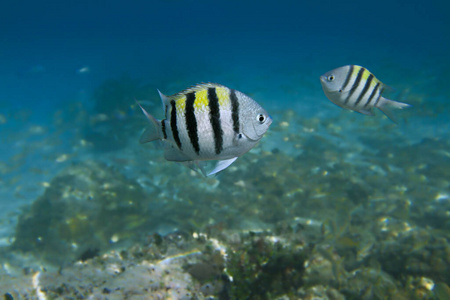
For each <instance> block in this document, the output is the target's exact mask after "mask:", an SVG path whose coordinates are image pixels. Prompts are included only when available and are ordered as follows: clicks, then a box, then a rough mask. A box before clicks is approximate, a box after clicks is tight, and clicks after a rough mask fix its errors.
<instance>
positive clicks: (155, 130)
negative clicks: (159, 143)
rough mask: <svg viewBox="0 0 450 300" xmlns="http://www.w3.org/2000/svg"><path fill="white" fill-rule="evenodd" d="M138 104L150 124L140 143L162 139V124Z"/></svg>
mask: <svg viewBox="0 0 450 300" xmlns="http://www.w3.org/2000/svg"><path fill="white" fill-rule="evenodd" d="M136 103H137V104H138V105H139V107H140V108H141V110H142V112H143V113H144V115H145V116H146V117H147V119H148V120H149V122H150V127H148V128H147V129H146V130H145V131H144V133H143V134H142V135H141V138H140V139H139V142H140V143H141V144H144V143H148V142H151V141H155V140H158V139H161V128H160V122H159V121H158V120H156V119H155V117H153V116H152V115H151V114H149V113H148V112H147V111H146V110H145V109H144V108H143V107H142V106H141V105H140V104H139V102H137V101H136Z"/></svg>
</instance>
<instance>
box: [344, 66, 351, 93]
mask: <svg viewBox="0 0 450 300" xmlns="http://www.w3.org/2000/svg"><path fill="white" fill-rule="evenodd" d="M352 74H353V65H351V66H350V70H348V73H347V77H346V78H345V81H344V84H343V85H342V87H341V90H343V91H345V88H346V87H347V85H348V84H349V83H350V78H352Z"/></svg>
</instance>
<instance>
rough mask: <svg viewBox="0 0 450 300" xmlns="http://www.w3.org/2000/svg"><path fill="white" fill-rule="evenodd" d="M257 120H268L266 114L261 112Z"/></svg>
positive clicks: (262, 121) (260, 121)
mask: <svg viewBox="0 0 450 300" xmlns="http://www.w3.org/2000/svg"><path fill="white" fill-rule="evenodd" d="M257 120H258V121H259V123H261V124H262V123H264V122H265V121H266V116H265V115H263V114H259V115H258V117H257Z"/></svg>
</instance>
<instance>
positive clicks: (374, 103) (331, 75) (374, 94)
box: [320, 65, 410, 120]
mask: <svg viewBox="0 0 450 300" xmlns="http://www.w3.org/2000/svg"><path fill="white" fill-rule="evenodd" d="M320 82H321V84H322V88H323V91H324V92H325V95H326V96H327V98H328V99H329V100H331V101H332V102H333V103H334V104H336V105H338V106H340V107H342V108H346V109H350V110H354V111H357V112H360V113H362V114H365V115H370V116H373V115H374V114H373V111H372V109H373V108H374V107H376V108H378V109H380V110H381V111H382V112H383V113H384V114H385V115H386V116H387V117H388V118H390V119H391V120H393V117H392V115H391V113H390V111H389V110H388V107H389V106H391V107H394V108H399V109H403V108H405V107H409V106H410V105H409V104H406V103H402V102H397V101H393V100H389V99H386V98H384V97H383V96H382V93H383V91H384V90H385V89H386V87H387V86H386V85H384V84H383V83H382V82H381V81H379V80H378V79H377V78H376V77H375V76H374V75H373V74H372V73H370V72H369V71H368V70H367V69H366V68H364V67H361V66H357V65H348V66H343V67H340V68H337V69H334V70H331V71H329V72H327V73H325V74H323V75H322V76H320Z"/></svg>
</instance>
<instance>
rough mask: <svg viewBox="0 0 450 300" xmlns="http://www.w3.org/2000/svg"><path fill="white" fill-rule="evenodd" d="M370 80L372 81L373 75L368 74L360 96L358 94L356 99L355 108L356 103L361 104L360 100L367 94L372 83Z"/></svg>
mask: <svg viewBox="0 0 450 300" xmlns="http://www.w3.org/2000/svg"><path fill="white" fill-rule="evenodd" d="M372 79H373V75H372V74H370V75H369V77H368V78H367V81H366V84H365V85H364V88H363V90H362V91H361V94H359V96H358V99H356V102H355V106H357V105H358V103H359V102H361V100H362V98H363V97H364V95H365V94H366V93H367V90H368V89H369V87H370V84H371V83H372Z"/></svg>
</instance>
